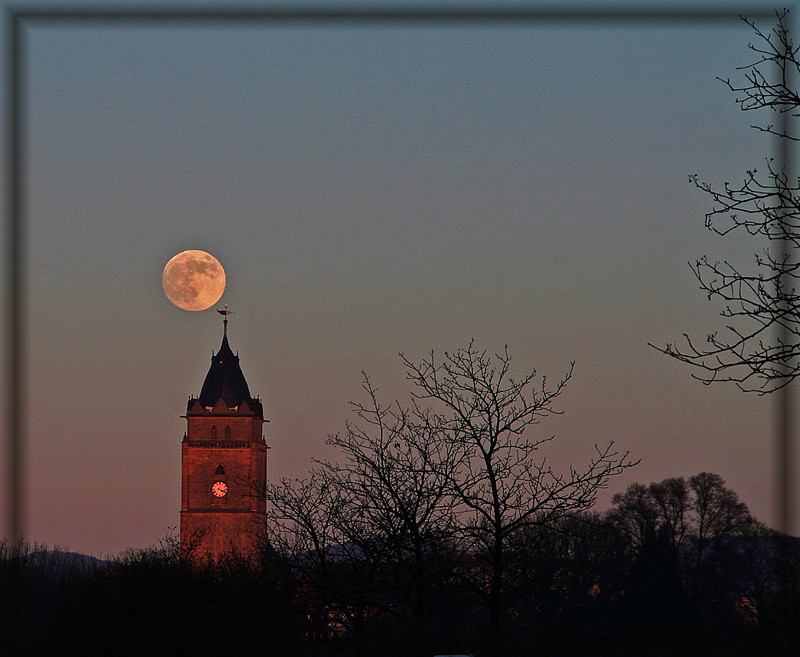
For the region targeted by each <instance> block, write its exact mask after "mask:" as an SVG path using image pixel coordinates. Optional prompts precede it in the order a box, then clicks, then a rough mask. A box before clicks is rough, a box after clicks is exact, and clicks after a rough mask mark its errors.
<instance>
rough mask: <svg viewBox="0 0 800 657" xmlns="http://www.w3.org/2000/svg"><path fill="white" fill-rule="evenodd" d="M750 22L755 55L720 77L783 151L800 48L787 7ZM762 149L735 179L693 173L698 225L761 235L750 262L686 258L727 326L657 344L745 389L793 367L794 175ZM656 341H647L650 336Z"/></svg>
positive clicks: (700, 371) (797, 303) (780, 378)
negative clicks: (756, 165)
mask: <svg viewBox="0 0 800 657" xmlns="http://www.w3.org/2000/svg"><path fill="white" fill-rule="evenodd" d="M746 22H747V23H748V25H750V26H751V27H752V29H753V31H754V32H755V35H756V42H755V43H754V44H751V45H750V49H751V50H752V51H753V53H755V55H756V61H755V62H754V63H752V64H750V65H748V66H745V67H742V69H741V70H744V71H745V74H744V77H745V80H744V81H743V82H742V83H741V84H739V83H735V82H732V81H731V80H730V79H724V80H722V82H724V83H725V84H726V85H727V86H728V88H729V89H730V90H731V91H732V92H734V93H735V94H736V95H737V97H736V102H737V103H738V104H739V106H740V107H741V109H742V110H744V111H747V112H766V113H767V114H768V115H769V117H768V118H767V121H766V122H765V123H762V124H759V125H754V126H753V127H754V128H756V129H757V130H761V131H763V132H766V133H769V134H770V135H773V136H775V137H777V138H778V140H779V142H780V143H781V144H782V146H783V147H784V153H786V154H788V147H789V144H790V143H792V142H796V141H798V139H800V136H798V135H797V133H795V132H794V131H793V126H792V121H793V120H794V119H796V118H797V117H798V116H800V57H798V46H796V45H795V44H794V41H793V36H792V34H791V32H790V22H789V19H788V12H787V11H785V10H784V11H783V13H780V14H778V18H777V23H776V25H775V26H774V27H773V28H772V30H770V31H769V32H764V31H762V30H760V29H759V28H758V27H757V26H756V25H755V23H753V22H751V21H746ZM783 160H784V161H783V162H781V163H778V162H777V161H776V160H774V159H772V158H768V159H767V160H766V163H765V169H764V170H763V171H758V170H756V169H753V170H751V171H748V172H747V173H746V175H745V177H744V180H743V182H742V183H740V184H731V183H728V182H726V183H725V184H724V185H722V186H721V188H720V187H714V186H712V185H711V184H709V183H707V182H705V181H702V180H701V179H700V178H699V177H698V176H696V175H695V176H692V177H691V180H692V182H693V183H694V185H696V186H697V187H698V188H699V189H701V190H702V191H704V192H705V193H707V194H708V195H709V196H710V197H711V200H712V203H713V205H712V209H711V210H710V211H709V212H708V213H707V214H706V221H705V223H706V226H707V227H708V228H709V229H710V230H711V231H713V232H715V233H716V234H718V235H728V234H730V233H744V232H746V233H748V234H750V235H752V236H755V237H758V238H761V239H763V240H765V241H766V243H767V245H768V246H767V248H764V249H763V251H761V252H759V253H757V254H756V256H755V262H754V263H753V266H751V267H747V266H744V267H743V266H741V265H737V264H735V263H732V262H729V261H727V260H725V261H721V262H720V261H715V260H712V259H710V258H708V257H707V256H703V257H702V258H700V259H699V260H697V261H696V262H695V263H694V264H693V265H692V270H693V272H694V275H695V276H696V277H697V280H698V281H699V283H700V287H701V289H702V290H703V291H704V292H705V293H706V294H707V295H708V298H709V299H710V300H716V301H721V302H722V303H723V310H722V311H721V316H722V317H724V318H725V321H726V326H725V328H724V329H722V330H721V331H716V332H714V333H711V334H709V335H708V336H707V338H706V341H705V344H701V343H700V342H698V341H697V340H696V339H692V338H691V337H690V336H689V335H688V334H684V340H683V341H680V342H674V343H671V344H667V345H665V346H664V347H655V348H656V349H659V351H662V352H663V353H665V354H667V355H669V356H672V357H673V358H676V359H678V360H680V361H683V362H685V363H688V364H690V365H693V366H695V368H696V369H695V374H693V376H695V378H698V379H700V380H701V381H703V382H704V383H707V384H709V383H712V382H715V381H727V382H733V383H735V384H736V385H737V386H738V387H739V388H741V389H742V390H746V391H757V392H759V393H762V394H763V393H769V392H773V391H774V390H777V389H779V388H782V387H784V386H786V385H788V384H790V383H791V382H793V381H794V380H795V379H796V378H797V377H798V376H800V342H798V339H797V338H798V336H800V294H798V291H797V282H798V279H800V270H799V268H800V259H799V258H798V256H797V247H798V246H800V185H799V184H798V179H797V177H796V176H795V175H794V174H793V172H792V171H791V170H790V168H788V167H787V161H788V157H787V156H785V157H784V158H783ZM651 346H655V345H651Z"/></svg>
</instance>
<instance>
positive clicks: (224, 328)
mask: <svg viewBox="0 0 800 657" xmlns="http://www.w3.org/2000/svg"><path fill="white" fill-rule="evenodd" d="M217 312H218V313H219V314H220V315H222V316H223V317H224V318H225V319H224V320H223V322H222V331H223V336H224V337H228V315H233V311H232V310H228V304H227V303H226V304H225V310H220V309H219V308H217Z"/></svg>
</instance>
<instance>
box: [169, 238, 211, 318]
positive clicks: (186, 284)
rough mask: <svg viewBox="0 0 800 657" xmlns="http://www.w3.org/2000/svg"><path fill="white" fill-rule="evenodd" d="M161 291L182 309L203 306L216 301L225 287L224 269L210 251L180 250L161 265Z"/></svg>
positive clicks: (205, 306) (201, 307) (202, 308)
mask: <svg viewBox="0 0 800 657" xmlns="http://www.w3.org/2000/svg"><path fill="white" fill-rule="evenodd" d="M161 285H162V287H163V288H164V294H166V295H167V299H169V300H170V301H171V302H172V303H174V304H175V305H176V306H178V308H183V309H184V310H192V311H197V310H205V309H206V308H210V307H211V306H213V305H214V304H215V303H217V301H219V299H220V297H221V296H222V293H223V292H224V291H225V270H224V269H223V268H222V265H221V264H220V262H219V260H217V259H216V258H215V257H214V256H212V255H211V254H210V253H206V252H205V251H198V250H195V249H192V250H188V251H182V252H181V253H179V254H178V255H176V256H174V257H173V258H172V259H170V261H169V262H168V263H167V264H166V266H165V267H164V273H163V274H162V275H161Z"/></svg>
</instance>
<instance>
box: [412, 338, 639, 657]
mask: <svg viewBox="0 0 800 657" xmlns="http://www.w3.org/2000/svg"><path fill="white" fill-rule="evenodd" d="M401 358H402V360H403V362H404V364H405V366H406V368H407V377H408V379H409V380H410V381H411V382H412V383H413V384H414V386H415V391H414V393H413V397H414V399H415V400H416V401H417V403H421V402H424V403H431V404H434V405H435V406H434V408H433V411H434V412H435V413H436V417H437V421H438V422H439V423H440V424H439V426H440V427H441V428H442V429H444V430H445V432H446V433H445V435H446V439H447V440H448V441H450V442H451V443H453V444H454V445H456V446H457V447H458V448H459V449H462V450H463V454H464V456H463V458H462V460H461V463H462V465H461V467H460V468H459V469H458V471H456V472H455V473H454V475H453V476H452V477H451V478H450V486H451V487H452V491H453V494H454V495H455V496H456V498H457V500H458V502H459V504H460V507H461V511H462V518H463V522H462V525H463V530H464V534H465V537H466V538H467V539H468V540H469V541H470V547H471V549H472V551H473V553H474V555H475V556H476V557H478V558H480V561H481V565H482V570H481V577H480V581H479V584H480V586H479V588H478V591H479V592H480V593H481V595H482V596H483V598H484V599H485V601H486V603H487V606H488V612H489V642H490V647H491V654H492V655H493V657H497V656H498V655H499V654H500V652H501V644H500V642H501V636H502V630H501V625H502V614H503V611H504V608H505V603H506V600H507V594H508V592H509V589H510V588H511V584H512V582H511V581H510V579H511V577H510V575H511V573H509V572H507V565H508V555H507V551H508V548H509V546H510V543H511V541H512V539H513V538H514V537H515V536H516V535H517V534H518V533H520V532H522V531H523V530H525V529H526V528H528V527H530V526H531V525H534V524H547V523H552V522H555V521H556V520H558V519H559V518H563V517H565V516H568V515H570V514H575V513H577V512H579V511H583V510H585V509H588V508H589V507H591V506H592V505H593V503H594V501H595V497H596V495H597V491H598V490H599V489H601V488H603V487H605V486H606V485H607V483H608V480H609V478H610V477H612V476H613V475H616V474H619V473H620V472H622V471H623V470H624V469H625V468H628V467H630V466H632V465H634V463H633V462H632V461H631V460H630V459H629V458H628V453H627V452H626V453H624V454H620V453H619V452H617V451H614V448H613V443H609V444H608V445H607V446H605V447H602V448H599V447H597V446H596V447H595V449H596V454H595V455H594V457H593V458H591V459H590V461H589V464H588V465H587V466H585V467H584V468H583V469H581V470H578V469H575V468H573V467H570V468H569V471H568V472H567V473H557V472H555V471H554V470H553V469H552V468H551V467H550V465H549V464H548V463H547V460H546V458H545V457H544V456H543V455H542V454H541V450H542V448H543V447H544V446H545V445H546V443H548V442H549V441H551V440H552V439H553V437H552V436H550V437H543V438H542V437H531V436H530V434H529V433H528V432H526V430H527V429H529V428H530V427H531V426H532V425H535V424H537V423H538V422H540V421H541V420H542V419H543V418H546V417H549V416H551V415H553V414H555V413H558V411H556V410H554V408H553V403H554V402H555V400H556V399H557V397H558V396H559V395H560V394H561V392H562V391H563V389H564V386H565V385H566V383H567V381H568V380H569V378H570V376H571V373H572V366H570V368H569V370H568V371H567V373H566V374H565V375H564V376H563V378H562V379H561V380H560V381H559V382H558V383H557V384H556V385H555V386H553V387H548V385H547V381H546V379H545V377H539V376H538V375H537V373H536V370H533V371H532V372H530V373H528V374H525V375H523V376H522V378H520V379H515V378H513V377H512V375H511V356H510V355H509V353H508V349H507V348H506V349H504V350H503V351H502V352H501V353H499V354H496V355H494V356H491V355H489V354H488V353H487V352H486V351H485V350H479V349H477V348H476V347H475V345H474V343H473V342H472V341H471V342H470V343H469V344H468V345H467V346H466V347H465V348H461V349H458V350H457V351H455V352H454V353H452V354H448V353H446V352H445V354H444V359H443V360H441V361H440V360H437V359H436V357H435V355H434V353H433V352H432V353H431V354H430V356H429V357H428V358H425V359H423V360H422V361H421V362H419V363H416V362H414V361H412V360H410V359H408V358H406V357H405V356H403V355H402V354H401Z"/></svg>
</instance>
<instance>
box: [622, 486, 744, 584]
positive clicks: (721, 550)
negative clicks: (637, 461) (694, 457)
mask: <svg viewBox="0 0 800 657" xmlns="http://www.w3.org/2000/svg"><path fill="white" fill-rule="evenodd" d="M612 502H613V504H614V507H613V508H612V510H611V511H610V514H609V515H610V519H611V521H612V522H613V523H614V524H615V525H616V526H617V527H619V528H620V529H621V531H622V532H623V534H624V535H625V536H626V537H627V541H628V549H629V551H630V557H631V558H634V557H635V556H636V555H637V554H638V553H639V552H640V551H641V550H642V549H643V547H644V546H646V545H647V544H648V543H653V541H654V540H655V539H656V537H657V536H659V535H660V536H661V537H662V539H663V541H664V543H665V546H666V547H667V548H668V549H669V550H671V551H672V552H673V553H674V554H675V556H676V558H679V560H680V565H681V575H682V580H683V586H684V587H685V590H686V592H687V593H688V594H689V595H691V596H693V597H697V596H699V595H703V594H704V593H706V592H708V591H710V590H711V589H712V588H713V587H714V586H715V585H716V584H718V583H719V580H720V578H724V577H727V574H726V573H725V572H724V571H725V568H726V567H728V566H730V565H731V563H733V562H732V560H731V554H732V552H733V551H734V550H735V539H736V540H738V538H739V537H741V536H742V535H743V534H744V533H745V532H747V531H748V530H749V528H750V527H751V526H752V525H753V523H754V522H755V521H754V520H753V518H752V516H751V515H750V512H749V511H748V509H747V505H746V504H745V503H744V502H742V501H741V500H739V497H738V495H737V494H736V493H735V492H734V491H733V490H731V489H730V488H728V487H727V486H725V480H724V479H723V478H722V477H720V476H719V475H718V474H714V473H710V472H701V473H700V474H697V475H694V476H693V477H690V478H689V480H688V481H687V480H686V479H684V478H683V477H673V478H670V479H665V480H663V481H661V482H653V483H651V484H649V485H648V486H644V485H642V484H638V483H636V484H631V485H630V486H628V488H627V489H626V490H625V492H624V493H617V494H616V495H614V497H613V498H612Z"/></svg>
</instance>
